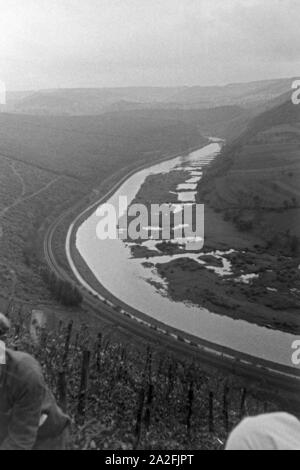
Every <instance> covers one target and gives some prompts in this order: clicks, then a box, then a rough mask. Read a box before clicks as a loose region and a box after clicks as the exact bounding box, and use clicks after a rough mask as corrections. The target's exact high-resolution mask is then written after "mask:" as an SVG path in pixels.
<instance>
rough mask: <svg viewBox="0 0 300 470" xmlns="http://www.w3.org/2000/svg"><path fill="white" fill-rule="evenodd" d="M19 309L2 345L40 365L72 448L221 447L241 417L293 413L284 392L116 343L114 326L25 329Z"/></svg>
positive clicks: (27, 318) (27, 323) (129, 342)
mask: <svg viewBox="0 0 300 470" xmlns="http://www.w3.org/2000/svg"><path fill="white" fill-rule="evenodd" d="M15 307H16V309H17V308H18V306H17V305H15ZM22 312H23V313H22V314H21V315H16V318H15V319H14V321H13V328H12V330H11V332H10V337H9V338H8V341H7V344H9V345H10V346H12V345H13V344H14V345H15V346H17V347H18V348H19V349H21V350H25V351H27V352H29V353H31V354H33V355H34V356H35V357H36V358H37V359H38V360H39V361H40V363H41V364H42V366H43V371H44V374H45V376H46V379H47V382H48V384H49V386H50V387H51V389H52V390H53V392H54V394H55V396H56V398H57V400H58V401H59V404H60V405H61V406H62V407H63V408H64V409H65V410H66V411H67V412H68V413H69V414H70V415H71V417H72V426H71V433H70V434H71V435H70V442H69V447H70V448H71V449H75V450H97V449H99V450H132V449H148V450H154V449H158V450H166V449H167V450H169V451H171V450H176V449H181V450H182V449H186V450H194V449H195V450H196V449H199V450H205V449H207V450H214V449H222V448H223V447H224V444H225V442H226V439H227V435H228V432H229V431H230V430H231V429H232V428H233V427H234V426H235V425H236V424H237V423H238V422H239V421H240V419H241V418H242V417H244V416H245V415H248V416H249V415H256V414H259V413H263V412H264V411H265V412H266V411H270V412H271V411H279V410H286V411H289V410H291V411H294V412H296V411H297V405H296V404H294V405H292V400H291V401H290V397H289V396H284V394H283V393H282V394H281V396H280V395H279V393H278V392H277V391H273V392H272V393H270V391H267V392H265V391H264V390H263V389H264V384H262V385H261V386H260V385H259V384H257V385H254V384H253V383H251V381H250V380H249V381H247V380H245V381H244V380H239V379H238V378H236V377H234V375H230V374H225V373H224V374H222V373H218V372H216V371H215V370H213V369H211V370H210V369H206V368H205V367H202V364H200V363H199V362H196V361H193V362H192V361H189V360H184V359H179V360H178V359H175V358H173V357H172V356H170V355H169V354H168V353H167V351H166V350H165V349H163V348H161V350H156V351H152V350H151V349H150V348H149V347H148V348H147V345H143V346H140V347H136V346H135V345H134V344H133V343H134V342H133V341H132V338H131V337H130V336H128V337H127V341H126V340H123V343H122V344H121V343H120V342H118V341H117V340H116V338H115V333H116V332H115V331H113V330H112V329H111V330H108V329H107V328H106V329H104V328H101V329H99V328H98V326H97V325H94V327H93V328H92V327H91V328H87V327H84V326H82V327H80V324H78V323H76V322H74V323H73V324H71V323H70V324H67V323H64V322H63V323H62V322H61V323H59V322H58V321H56V322H52V328H51V330H49V329H48V328H47V327H45V328H44V329H43V331H42V334H41V331H39V330H38V329H37V330H35V328H34V327H31V328H29V327H30V320H31V318H30V313H29V314H28V313H27V312H28V309H26V306H24V305H23V309H22ZM52 320H53V318H52Z"/></svg>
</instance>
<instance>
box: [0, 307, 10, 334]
mask: <svg viewBox="0 0 300 470" xmlns="http://www.w3.org/2000/svg"><path fill="white" fill-rule="evenodd" d="M9 329H10V321H9V319H8V318H7V317H6V316H5V315H3V313H0V340H2V339H3V338H4V337H5V336H6V334H7V333H8V331H9Z"/></svg>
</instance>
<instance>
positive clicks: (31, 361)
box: [6, 349, 42, 377]
mask: <svg viewBox="0 0 300 470" xmlns="http://www.w3.org/2000/svg"><path fill="white" fill-rule="evenodd" d="M6 355H7V361H8V363H9V364H10V369H13V370H14V371H17V372H18V375H19V377H24V376H28V375H31V376H36V377H41V376H42V372H41V368H40V365H39V363H38V362H37V360H36V359H35V358H34V357H33V356H31V355H30V354H28V353H25V352H22V351H13V350H11V349H7V351H6Z"/></svg>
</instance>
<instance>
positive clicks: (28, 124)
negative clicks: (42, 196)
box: [0, 114, 204, 181]
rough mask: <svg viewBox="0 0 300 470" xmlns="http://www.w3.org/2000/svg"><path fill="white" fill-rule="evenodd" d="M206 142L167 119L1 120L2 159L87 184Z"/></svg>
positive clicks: (188, 128)
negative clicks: (145, 159)
mask: <svg viewBox="0 0 300 470" xmlns="http://www.w3.org/2000/svg"><path fill="white" fill-rule="evenodd" d="M203 141H204V140H203V138H202V136H201V134H200V132H199V129H198V128H197V127H196V126H195V125H193V124H191V123H186V122H182V121H180V120H178V119H169V118H164V117H161V118H159V117H158V118H153V117H151V116H148V117H145V118H141V117H139V116H136V115H134V114H130V115H125V116H118V114H107V115H103V116H94V117H88V116H85V117H77V118H76V117H73V118H72V117H38V116H24V115H22V116H20V115H10V114H0V154H4V155H8V156H12V157H16V158H18V159H20V160H22V161H25V162H27V163H33V164H35V165H38V166H40V167H42V168H44V169H47V170H51V171H54V172H56V173H59V174H62V173H63V174H64V175H68V176H73V177H76V178H78V179H80V180H85V181H95V180H96V181H97V180H99V179H100V178H104V177H105V176H108V175H109V174H111V173H112V172H114V171H116V170H118V169H119V168H120V166H123V167H124V166H126V165H128V164H130V163H133V162H134V161H136V160H137V159H139V158H142V157H144V156H146V155H147V153H149V154H150V155H149V160H150V158H151V153H152V156H153V153H156V152H159V153H160V154H162V153H167V152H174V151H180V150H181V149H185V148H187V147H188V146H191V147H193V146H196V145H198V144H200V145H201V144H202V143H203Z"/></svg>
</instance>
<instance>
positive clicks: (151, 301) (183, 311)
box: [76, 142, 297, 366]
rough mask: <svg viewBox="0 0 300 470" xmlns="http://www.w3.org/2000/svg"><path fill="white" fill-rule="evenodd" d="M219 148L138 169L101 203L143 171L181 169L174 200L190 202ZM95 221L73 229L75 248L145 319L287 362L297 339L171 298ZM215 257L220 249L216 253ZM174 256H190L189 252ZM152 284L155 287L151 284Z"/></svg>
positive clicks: (135, 187)
mask: <svg viewBox="0 0 300 470" xmlns="http://www.w3.org/2000/svg"><path fill="white" fill-rule="evenodd" d="M220 149H221V144H220V143H219V142H212V143H211V144H209V145H207V146H205V147H204V148H201V149H199V150H197V151H195V152H192V153H191V154H189V155H187V156H184V157H178V158H173V159H171V160H168V161H165V162H163V163H159V164H156V165H154V166H152V167H150V168H147V169H144V170H142V171H139V172H138V173H136V174H134V175H133V176H131V177H129V178H128V179H127V180H126V182H125V183H124V184H123V185H122V186H121V187H120V188H119V189H118V190H117V191H116V192H115V194H114V195H113V196H112V197H111V198H110V199H109V200H108V201H107V202H108V203H110V204H113V205H114V206H115V207H118V201H119V197H120V196H126V197H127V199H128V203H130V202H131V201H132V200H133V199H134V197H135V196H136V194H137V193H138V191H139V189H140V187H141V185H142V184H143V182H144V181H145V179H146V178H147V177H148V176H149V175H151V174H160V173H167V172H169V171H171V170H175V169H184V170H185V171H189V179H188V180H185V181H182V185H183V186H180V187H178V188H177V189H178V203H180V201H189V202H191V203H192V202H193V200H194V195H195V192H194V191H192V190H193V189H194V186H193V185H194V184H195V183H197V182H198V181H199V180H200V179H201V176H202V169H203V167H204V166H205V165H207V164H209V163H210V162H211V161H212V160H213V159H214V158H215V156H216V155H217V154H218V153H219V152H220ZM186 185H187V186H186ZM182 190H184V192H183V191H182ZM98 222H99V217H98V216H97V215H96V212H94V213H93V214H92V215H91V216H90V217H88V218H87V219H86V220H85V221H84V223H83V224H82V225H81V226H80V227H79V228H78V231H77V233H76V246H77V249H78V251H79V252H80V254H81V256H82V257H83V259H84V260H85V262H86V263H87V265H88V266H89V268H90V269H91V271H92V272H93V274H94V276H95V277H96V278H97V279H98V280H99V282H100V283H101V284H102V285H103V286H104V287H105V288H106V289H107V290H109V291H110V292H111V293H112V294H113V295H114V296H115V297H117V298H119V299H120V300H122V301H123V302H125V303H126V304H128V305H130V306H132V307H134V308H135V309H137V310H139V311H141V312H143V313H145V314H147V315H148V316H149V317H153V318H155V319H157V320H159V321H161V322H163V323H164V324H166V325H170V326H172V327H174V328H177V329H179V330H181V331H184V332H186V333H188V334H192V335H194V336H197V337H199V338H202V339H205V340H207V341H210V342H212V343H216V344H219V345H221V346H226V347H229V348H231V349H234V350H237V351H240V352H243V353H247V354H251V355H252V356H256V357H258V358H263V359H267V360H270V361H274V362H277V363H279V364H284V365H288V366H293V364H292V362H291V356H292V352H293V351H292V343H293V341H295V340H296V339H297V337H296V336H293V335H291V334H288V333H284V332H281V331H275V330H271V329H267V328H264V327H260V326H257V325H255V324H251V323H248V322H246V321H242V320H233V319H231V318H229V317H226V316H222V315H219V314H215V313H213V312H210V311H208V310H207V309H205V308H200V307H198V306H194V305H191V304H186V303H183V302H174V301H172V300H171V299H170V298H169V297H168V296H167V295H166V293H165V290H164V283H163V281H162V279H161V278H160V277H159V276H158V275H157V273H156V271H155V270H154V269H153V267H152V268H151V267H149V266H148V265H147V264H146V265H145V259H134V258H132V255H131V251H130V246H128V244H126V243H125V242H124V241H122V240H119V239H115V240H111V239H107V240H99V239H98V238H97V236H96V226H97V224H98ZM146 243H147V242H146ZM149 244H150V245H151V244H152V245H153V241H151V240H150V241H149V242H148V245H149ZM221 255H222V254H221V253H220V254H219V256H220V257H221ZM177 256H178V255H177ZM179 256H194V257H195V254H190V255H179ZM173 258H174V257H171V256H168V257H166V256H164V257H162V258H158V261H160V262H166V261H169V260H171V259H173ZM151 262H152V259H151ZM155 262H157V260H156V259H155ZM226 268H227V267H226V266H225V267H224V269H226ZM158 284H159V285H160V287H161V288H158V287H157V285H158Z"/></svg>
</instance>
